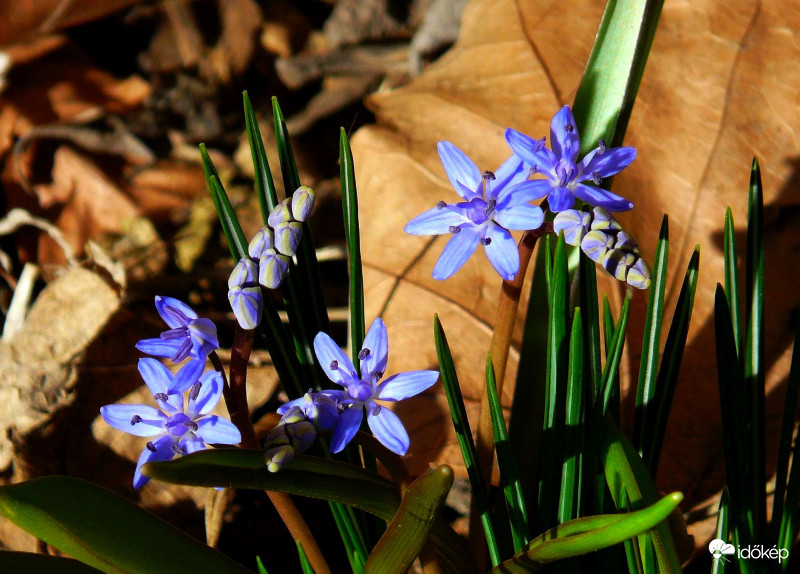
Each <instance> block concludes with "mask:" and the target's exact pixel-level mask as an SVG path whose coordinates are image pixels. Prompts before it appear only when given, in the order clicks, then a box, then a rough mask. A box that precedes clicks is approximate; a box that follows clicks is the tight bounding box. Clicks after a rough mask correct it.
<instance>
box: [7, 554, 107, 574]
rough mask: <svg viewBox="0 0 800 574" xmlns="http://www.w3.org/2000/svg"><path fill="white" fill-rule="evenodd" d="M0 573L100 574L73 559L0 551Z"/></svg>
mask: <svg viewBox="0 0 800 574" xmlns="http://www.w3.org/2000/svg"><path fill="white" fill-rule="evenodd" d="M0 572H9V573H14V572H20V573H22V572H24V573H25V574H98V572H100V570H96V569H95V568H92V567H91V566H87V565H86V564H84V563H83V562H79V561H78V560H73V559H72V558H62V557H61V556H49V555H47V554H34V553H33V552H10V551H8V550H0Z"/></svg>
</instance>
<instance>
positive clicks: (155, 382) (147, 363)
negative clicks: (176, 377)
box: [138, 357, 172, 396]
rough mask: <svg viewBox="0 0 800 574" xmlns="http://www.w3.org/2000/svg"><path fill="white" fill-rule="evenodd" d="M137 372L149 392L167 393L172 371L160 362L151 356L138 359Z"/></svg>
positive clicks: (153, 393)
mask: <svg viewBox="0 0 800 574" xmlns="http://www.w3.org/2000/svg"><path fill="white" fill-rule="evenodd" d="M138 367H139V374H140V375H141V376H142V379H144V384H146V385H147V388H148V389H150V394H151V395H153V396H155V395H157V394H159V393H168V392H169V388H170V386H171V385H172V372H171V371H170V370H169V369H168V368H167V367H166V366H165V365H164V364H162V363H161V361H157V360H155V359H151V358H149V357H148V358H144V359H139V365H138Z"/></svg>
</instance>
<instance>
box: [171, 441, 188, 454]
mask: <svg viewBox="0 0 800 574" xmlns="http://www.w3.org/2000/svg"><path fill="white" fill-rule="evenodd" d="M172 452H173V453H175V454H177V455H178V456H183V455H185V454H186V449H185V448H183V447H182V446H181V445H179V444H173V445H172Z"/></svg>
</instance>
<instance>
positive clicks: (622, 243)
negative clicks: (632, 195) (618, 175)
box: [553, 207, 650, 289]
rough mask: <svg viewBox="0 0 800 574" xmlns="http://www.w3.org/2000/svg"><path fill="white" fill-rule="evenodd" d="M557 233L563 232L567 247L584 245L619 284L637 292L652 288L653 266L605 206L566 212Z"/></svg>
mask: <svg viewBox="0 0 800 574" xmlns="http://www.w3.org/2000/svg"><path fill="white" fill-rule="evenodd" d="M553 230H554V231H555V232H556V233H558V232H563V233H564V241H566V242H567V244H569V245H574V246H576V247H577V246H580V248H581V251H583V252H584V253H585V254H586V255H587V256H588V257H589V258H590V259H591V260H592V261H594V262H595V263H599V264H600V265H602V266H603V268H604V269H605V270H606V271H608V272H609V273H610V274H611V275H613V276H614V277H615V278H616V279H618V280H619V281H625V282H626V283H627V284H628V285H630V286H631V287H635V288H637V289H647V288H648V287H649V286H650V267H649V266H648V265H647V262H646V261H645V260H644V259H642V257H641V252H640V251H639V245H638V244H637V243H636V240H635V239H634V238H633V237H631V236H630V234H628V233H626V232H625V231H623V230H622V226H621V225H620V223H619V221H617V220H616V219H615V218H614V217H613V216H612V215H611V214H610V213H609V212H608V211H606V210H605V209H603V208H602V207H595V208H594V210H593V211H582V210H577V209H567V210H565V211H562V212H560V213H559V214H557V215H556V217H555V220H553Z"/></svg>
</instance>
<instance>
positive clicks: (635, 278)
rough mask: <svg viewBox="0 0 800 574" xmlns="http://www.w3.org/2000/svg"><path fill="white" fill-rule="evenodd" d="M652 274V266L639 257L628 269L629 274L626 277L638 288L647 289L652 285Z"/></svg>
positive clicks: (626, 280)
mask: <svg viewBox="0 0 800 574" xmlns="http://www.w3.org/2000/svg"><path fill="white" fill-rule="evenodd" d="M650 276H651V273H650V267H649V266H648V265H647V262H646V261H645V260H644V259H642V258H639V259H637V260H636V263H634V264H633V267H631V268H630V269H628V276H627V277H626V278H625V282H626V283H627V284H628V285H630V286H631V287H634V288H636V289H647V288H648V287H650Z"/></svg>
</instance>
